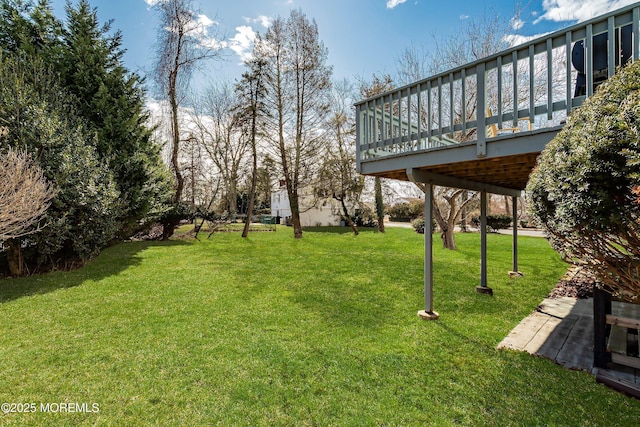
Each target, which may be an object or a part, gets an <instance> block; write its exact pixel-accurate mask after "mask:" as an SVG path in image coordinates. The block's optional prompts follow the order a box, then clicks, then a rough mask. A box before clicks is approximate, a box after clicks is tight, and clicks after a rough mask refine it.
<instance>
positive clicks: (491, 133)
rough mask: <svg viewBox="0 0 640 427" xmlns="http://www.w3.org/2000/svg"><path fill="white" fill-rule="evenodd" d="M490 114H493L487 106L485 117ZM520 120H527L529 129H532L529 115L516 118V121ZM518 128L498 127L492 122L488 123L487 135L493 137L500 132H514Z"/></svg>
mask: <svg viewBox="0 0 640 427" xmlns="http://www.w3.org/2000/svg"><path fill="white" fill-rule="evenodd" d="M491 116H493V114H492V113H491V108H487V118H489V117H491ZM522 120H526V121H527V122H529V130H533V123H531V119H530V118H529V117H522V118H520V119H518V121H522ZM519 130H520V128H519V127H509V128H498V125H496V124H495V123H492V124H490V125H489V129H487V137H489V138H495V137H496V136H498V135H500V133H501V132H511V133H515V132H518V131H519Z"/></svg>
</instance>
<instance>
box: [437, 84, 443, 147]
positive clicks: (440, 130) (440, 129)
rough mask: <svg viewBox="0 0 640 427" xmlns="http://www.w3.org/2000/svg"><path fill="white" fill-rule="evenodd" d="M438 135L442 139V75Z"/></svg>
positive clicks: (439, 92)
mask: <svg viewBox="0 0 640 427" xmlns="http://www.w3.org/2000/svg"><path fill="white" fill-rule="evenodd" d="M438 129H439V132H438V136H439V137H440V139H442V77H438Z"/></svg>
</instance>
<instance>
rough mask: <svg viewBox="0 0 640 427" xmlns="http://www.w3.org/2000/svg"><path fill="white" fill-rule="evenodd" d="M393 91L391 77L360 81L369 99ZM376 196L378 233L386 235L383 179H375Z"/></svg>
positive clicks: (363, 92)
mask: <svg viewBox="0 0 640 427" xmlns="http://www.w3.org/2000/svg"><path fill="white" fill-rule="evenodd" d="M391 89H393V79H392V78H391V76H390V75H388V74H386V75H383V76H377V75H375V74H374V75H373V79H372V80H371V82H370V83H369V82H365V81H363V80H361V81H360V95H362V96H363V97H365V98H369V97H372V96H375V95H379V94H381V93H383V92H386V91H389V90H391ZM374 180H375V181H374V194H375V205H376V216H377V218H378V231H380V232H381V233H384V199H383V197H382V178H380V177H379V176H376V177H375V178H374Z"/></svg>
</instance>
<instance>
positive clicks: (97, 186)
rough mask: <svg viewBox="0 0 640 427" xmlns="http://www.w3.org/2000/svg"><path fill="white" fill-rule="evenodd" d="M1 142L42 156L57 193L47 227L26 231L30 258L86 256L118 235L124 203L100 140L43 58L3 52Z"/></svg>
mask: <svg viewBox="0 0 640 427" xmlns="http://www.w3.org/2000/svg"><path fill="white" fill-rule="evenodd" d="M0 81H1V82H2V85H0V121H1V122H2V123H3V124H4V127H5V128H6V129H7V130H8V132H7V135H6V136H5V137H3V138H2V139H1V140H0V146H2V147H15V148H19V149H21V150H24V151H26V152H28V153H30V154H31V155H33V157H34V159H35V160H36V161H37V163H38V165H39V166H40V168H41V169H42V172H43V174H44V176H45V177H46V178H47V180H49V181H50V182H51V183H52V185H53V186H54V188H55V189H56V190H57V194H56V196H55V197H54V199H53V200H52V203H51V206H50V207H49V209H48V210H47V211H46V213H45V215H44V217H43V222H44V223H46V224H47V226H46V227H45V228H44V229H42V230H41V231H40V232H38V233H36V234H33V235H31V236H28V237H27V238H25V240H24V242H23V244H22V247H25V248H26V256H25V258H27V260H29V259H32V260H33V261H34V262H36V263H38V264H42V263H45V262H48V261H52V260H57V259H60V258H81V259H87V258H90V257H92V256H94V255H96V254H97V253H98V252H99V250H100V249H102V248H103V247H104V246H106V244H107V243H108V242H109V241H110V240H111V239H113V237H114V236H115V234H116V232H117V230H118V223H117V221H115V218H116V217H117V216H118V214H119V213H120V212H121V210H122V203H121V201H120V193H119V191H118V189H117V188H116V186H115V184H114V181H113V176H112V173H111V172H110V170H109V168H108V166H107V164H105V162H103V161H101V160H100V159H99V157H98V154H97V152H96V148H95V140H94V137H93V136H92V134H91V132H89V131H88V130H87V128H86V127H85V126H84V124H83V121H82V120H81V119H80V118H78V117H77V116H76V115H75V112H74V109H73V107H72V106H71V105H70V104H69V103H68V102H67V94H66V92H65V91H64V89H63V88H61V87H60V86H59V85H58V84H57V82H56V79H55V77H54V76H53V74H52V73H51V72H50V71H48V70H47V68H46V67H45V66H44V64H43V63H42V62H41V61H38V60H37V59H34V60H33V62H32V63H31V64H27V63H26V62H23V61H20V60H17V59H12V58H2V57H0Z"/></svg>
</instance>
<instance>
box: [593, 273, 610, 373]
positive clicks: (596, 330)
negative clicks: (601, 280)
mask: <svg viewBox="0 0 640 427" xmlns="http://www.w3.org/2000/svg"><path fill="white" fill-rule="evenodd" d="M607 314H611V297H610V296H609V294H608V293H607V292H606V291H604V290H602V289H600V288H598V287H597V286H595V285H594V286H593V367H594V368H606V367H607V364H608V363H609V362H611V353H609V352H607Z"/></svg>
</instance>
